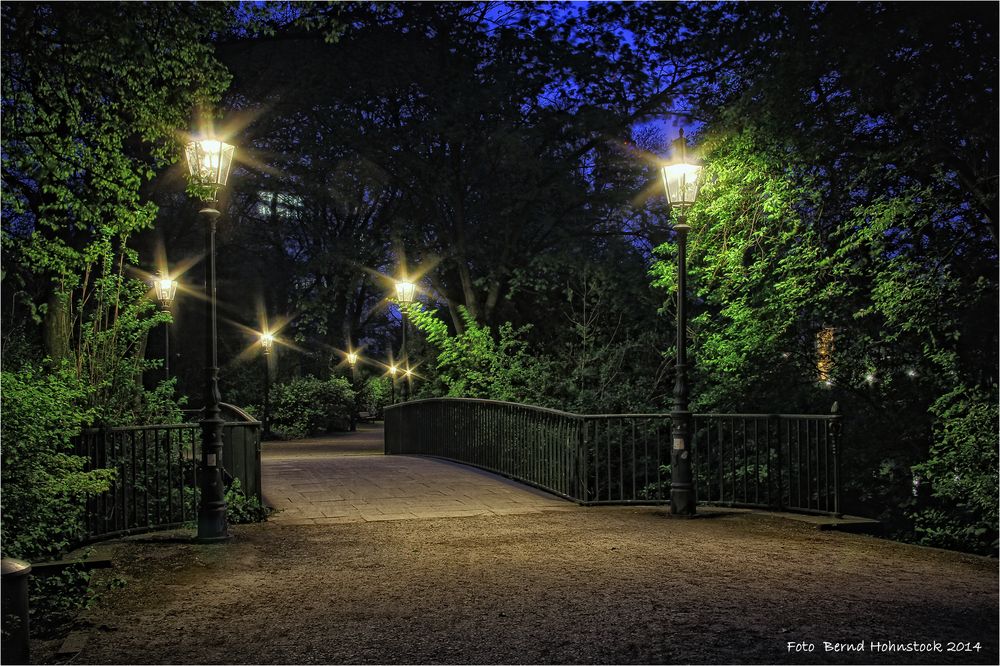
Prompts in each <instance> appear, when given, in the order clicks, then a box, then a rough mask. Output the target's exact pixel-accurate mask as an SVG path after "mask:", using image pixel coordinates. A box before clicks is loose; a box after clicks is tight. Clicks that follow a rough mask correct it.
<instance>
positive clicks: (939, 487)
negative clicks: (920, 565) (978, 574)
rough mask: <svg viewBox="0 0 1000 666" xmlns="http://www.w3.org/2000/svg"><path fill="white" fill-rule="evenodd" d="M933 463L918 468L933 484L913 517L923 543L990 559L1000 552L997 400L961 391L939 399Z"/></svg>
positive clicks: (916, 474) (921, 478)
mask: <svg viewBox="0 0 1000 666" xmlns="http://www.w3.org/2000/svg"><path fill="white" fill-rule="evenodd" d="M930 411H931V413H932V414H933V415H934V416H936V417H937V421H936V423H935V428H934V444H933V445H932V446H931V450H930V458H929V459H928V460H927V461H926V462H924V463H922V464H920V465H915V466H914V467H913V473H914V478H915V479H916V480H917V481H918V482H919V483H924V482H928V483H930V484H931V493H930V495H931V497H930V500H929V502H928V504H929V505H927V506H923V507H920V508H918V509H916V510H915V511H914V512H913V514H912V516H913V518H914V521H915V529H916V532H917V534H918V536H919V537H920V541H921V543H924V544H927V545H931V546H940V547H944V548H957V549H960V550H969V551H972V552H977V553H983V554H990V553H995V552H996V550H997V521H998V517H1000V516H998V512H997V488H998V486H1000V476H998V473H997V417H998V410H997V399H996V396H987V395H985V394H984V393H982V392H972V391H967V390H965V389H959V390H957V391H954V392H952V393H950V394H948V395H945V396H943V397H942V398H941V399H939V400H938V401H937V402H936V403H935V404H934V405H933V406H932V407H931V410H930Z"/></svg>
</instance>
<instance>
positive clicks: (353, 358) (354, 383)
mask: <svg viewBox="0 0 1000 666" xmlns="http://www.w3.org/2000/svg"><path fill="white" fill-rule="evenodd" d="M347 365H349V366H351V390H352V391H353V392H354V406H353V407H352V409H351V432H354V431H355V430H357V429H358V420H357V413H358V355H357V353H356V352H353V351H349V352H347Z"/></svg>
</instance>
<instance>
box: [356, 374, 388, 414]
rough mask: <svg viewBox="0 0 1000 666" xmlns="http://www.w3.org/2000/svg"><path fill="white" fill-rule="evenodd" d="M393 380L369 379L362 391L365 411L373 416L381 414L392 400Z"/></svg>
mask: <svg viewBox="0 0 1000 666" xmlns="http://www.w3.org/2000/svg"><path fill="white" fill-rule="evenodd" d="M391 381H392V380H391V379H390V378H389V377H369V378H368V380H367V381H366V382H365V385H364V388H363V389H362V390H361V404H362V405H363V409H366V410H367V411H369V412H371V413H372V414H381V413H382V410H383V409H385V407H386V405H388V404H389V401H390V400H392V384H391V383H390V382H391Z"/></svg>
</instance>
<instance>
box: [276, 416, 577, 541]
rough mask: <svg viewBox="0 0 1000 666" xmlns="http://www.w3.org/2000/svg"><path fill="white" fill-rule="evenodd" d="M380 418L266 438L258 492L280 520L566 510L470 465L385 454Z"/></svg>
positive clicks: (355, 519) (555, 501)
mask: <svg viewBox="0 0 1000 666" xmlns="http://www.w3.org/2000/svg"><path fill="white" fill-rule="evenodd" d="M382 451H383V440H382V426H381V425H371V424H361V425H359V426H358V431H357V432H355V433H341V434H334V435H331V436H329V437H323V438H314V439H306V440H296V441H292V442H265V443H264V451H263V454H262V456H261V457H262V468H263V481H264V500H265V502H267V504H269V505H270V506H272V507H274V508H275V509H278V510H279V511H278V512H277V513H276V514H274V515H273V516H271V518H269V520H270V522H274V523H278V524H284V525H303V524H315V525H324V524H331V523H356V522H370V521H380V520H406V519H413V518H447V517H457V516H476V515H484V514H494V515H504V514H518V513H537V512H541V511H560V510H562V511H566V510H571V509H573V508H575V507H576V505H575V504H573V503H572V502H568V501H565V500H561V499H559V498H558V497H555V496H553V495H550V494H548V493H545V492H542V491H539V490H535V489H533V488H530V487H528V486H525V485H522V484H520V483H516V482H514V481H510V480H508V479H505V478H503V477H500V476H497V475H495V474H490V473H488V472H484V471H481V470H478V469H476V468H474V467H468V466H465V465H459V464H457V463H450V462H447V461H443V460H435V459H432V458H420V457H416V456H385V455H383V453H382Z"/></svg>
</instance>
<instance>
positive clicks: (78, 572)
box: [28, 565, 96, 638]
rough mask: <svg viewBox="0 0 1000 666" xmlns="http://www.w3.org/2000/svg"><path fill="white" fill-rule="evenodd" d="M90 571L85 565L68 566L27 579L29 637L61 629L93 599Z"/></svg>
mask: <svg viewBox="0 0 1000 666" xmlns="http://www.w3.org/2000/svg"><path fill="white" fill-rule="evenodd" d="M90 579H91V572H90V571H89V570H88V569H87V568H86V567H85V566H82V565H80V566H69V567H66V568H64V569H62V570H61V571H59V572H58V573H48V574H45V575H32V576H31V577H30V579H29V580H28V596H29V597H30V604H29V606H28V622H29V624H30V626H31V635H32V637H40V638H48V637H52V636H55V635H58V634H59V633H61V631H62V629H63V628H64V627H65V626H66V625H67V624H69V623H70V622H71V621H72V620H73V619H74V618H75V617H76V615H77V613H79V612H80V610H81V609H83V608H87V607H89V606H90V604H91V603H93V601H94V599H95V598H96V595H95V594H94V592H93V591H92V590H91V589H90Z"/></svg>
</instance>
